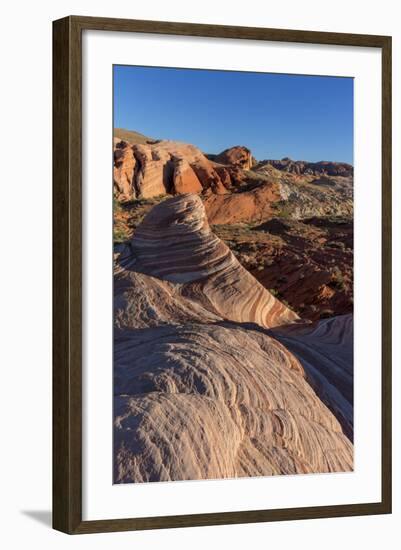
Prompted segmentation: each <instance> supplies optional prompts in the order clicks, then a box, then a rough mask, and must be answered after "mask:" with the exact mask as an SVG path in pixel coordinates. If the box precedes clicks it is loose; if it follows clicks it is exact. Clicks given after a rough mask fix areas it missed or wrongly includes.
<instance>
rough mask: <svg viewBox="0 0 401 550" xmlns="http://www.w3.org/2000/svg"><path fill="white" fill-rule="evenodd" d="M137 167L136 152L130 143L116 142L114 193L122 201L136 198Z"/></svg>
mask: <svg viewBox="0 0 401 550" xmlns="http://www.w3.org/2000/svg"><path fill="white" fill-rule="evenodd" d="M135 166H136V160H135V156H134V152H133V150H132V147H131V146H130V145H129V143H127V142H126V141H120V140H114V169H113V170H114V172H113V179H114V193H115V195H116V196H117V197H118V198H119V199H120V200H130V199H131V198H133V197H134V196H135V191H134V183H133V180H134V174H135Z"/></svg>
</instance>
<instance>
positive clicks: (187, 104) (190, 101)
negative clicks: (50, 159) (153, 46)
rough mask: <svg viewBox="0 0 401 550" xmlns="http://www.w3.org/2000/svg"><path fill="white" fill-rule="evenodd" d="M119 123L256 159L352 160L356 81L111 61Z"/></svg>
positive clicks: (208, 150) (212, 150) (152, 134)
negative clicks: (241, 148)
mask: <svg viewBox="0 0 401 550" xmlns="http://www.w3.org/2000/svg"><path fill="white" fill-rule="evenodd" d="M114 126H115V127H116V128H125V129H128V130H135V131H137V132H140V133H142V134H145V135H147V136H150V137H152V138H158V139H174V140H179V141H185V142H188V143H193V144H194V145H197V146H198V147H199V148H200V149H202V150H203V151H204V152H206V153H219V152H221V151H222V150H224V149H226V148H227V147H231V146H233V145H245V146H246V147H249V148H250V149H251V151H252V153H253V154H254V156H255V157H256V158H257V159H258V160H262V159H267V158H271V159H280V158H283V157H291V158H292V159H294V160H308V161H319V160H332V161H343V162H349V163H351V164H352V163H353V80H352V79H351V78H337V77H321V76H298V75H284V74H268V73H246V72H228V71H207V70H196V69H165V68H153V67H131V66H120V65H119V66H115V67H114Z"/></svg>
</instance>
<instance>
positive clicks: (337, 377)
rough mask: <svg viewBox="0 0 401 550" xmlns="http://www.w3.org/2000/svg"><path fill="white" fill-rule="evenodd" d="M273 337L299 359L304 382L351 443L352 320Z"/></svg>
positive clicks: (283, 330)
mask: <svg viewBox="0 0 401 550" xmlns="http://www.w3.org/2000/svg"><path fill="white" fill-rule="evenodd" d="M272 334H274V336H275V337H276V338H278V339H279V340H280V342H281V343H283V344H284V345H285V347H286V348H287V349H289V350H290V351H291V352H292V353H293V354H294V355H295V356H296V357H297V358H298V359H299V361H300V362H301V364H302V366H303V367H304V369H305V372H306V377H307V380H308V381H309V383H310V384H311V386H312V387H313V388H314V389H315V391H316V393H317V394H318V395H319V397H320V399H321V400H322V401H323V402H324V403H325V404H326V405H327V406H328V407H329V409H330V410H331V411H332V412H333V413H334V415H335V416H336V417H337V418H338V420H339V421H340V423H341V425H342V427H343V430H344V433H345V434H346V435H347V436H348V437H349V438H350V439H351V440H353V436H354V417H353V403H354V390H353V388H354V384H353V339H354V331H353V316H352V315H350V314H349V315H341V316H338V317H332V318H330V319H322V320H321V321H318V322H315V323H312V324H310V323H305V324H293V325H289V326H286V327H278V328H277V329H273V330H272Z"/></svg>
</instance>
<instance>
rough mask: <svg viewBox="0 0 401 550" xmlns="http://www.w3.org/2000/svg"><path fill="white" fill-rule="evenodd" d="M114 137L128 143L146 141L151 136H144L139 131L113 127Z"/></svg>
mask: <svg viewBox="0 0 401 550" xmlns="http://www.w3.org/2000/svg"><path fill="white" fill-rule="evenodd" d="M114 137H116V138H118V139H123V140H124V141H128V142H129V143H146V142H147V141H149V140H152V139H153V138H150V137H147V136H144V135H143V134H140V133H139V132H134V131H133V130H125V129H124V128H114Z"/></svg>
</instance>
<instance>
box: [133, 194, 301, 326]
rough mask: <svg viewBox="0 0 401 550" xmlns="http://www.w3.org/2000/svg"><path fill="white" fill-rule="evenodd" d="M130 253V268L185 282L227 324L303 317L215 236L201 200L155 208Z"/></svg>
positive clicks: (273, 323)
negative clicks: (263, 284) (281, 300)
mask: <svg viewBox="0 0 401 550" xmlns="http://www.w3.org/2000/svg"><path fill="white" fill-rule="evenodd" d="M130 251H131V254H132V257H131V259H130V260H129V261H128V263H127V264H125V265H124V267H125V269H133V270H135V271H137V272H141V273H146V274H148V275H152V276H153V277H159V278H161V279H164V280H167V281H171V282H174V283H185V284H186V285H188V286H186V291H189V289H190V292H191V294H192V295H193V296H197V297H198V298H197V299H198V300H199V301H201V302H205V303H206V304H207V307H211V308H212V310H213V311H214V312H215V313H217V314H218V315H219V316H221V317H222V318H224V319H229V320H231V321H239V322H253V323H258V324H259V325H261V326H264V327H266V328H269V327H272V326H277V325H280V324H286V323H289V322H290V321H294V320H296V319H297V318H298V317H297V315H296V314H295V313H294V312H293V311H291V310H290V309H288V308H287V307H285V306H284V305H283V304H282V303H281V302H279V301H278V300H276V299H275V298H274V297H273V296H272V294H270V293H269V292H268V291H267V290H266V289H265V288H263V286H262V285H260V284H259V283H258V282H257V281H256V280H255V279H254V278H253V277H252V276H251V275H250V274H249V273H248V272H247V271H246V270H245V269H244V268H243V267H242V266H241V264H240V263H239V262H238V260H237V259H236V258H235V256H234V255H233V254H232V252H231V250H230V249H229V248H228V247H227V246H226V245H225V244H224V243H223V242H222V241H221V240H220V239H219V238H217V237H216V236H215V235H214V234H213V233H212V231H211V230H210V227H209V224H208V221H207V217H206V212H205V208H204V206H203V203H202V201H201V199H200V198H199V197H198V196H197V195H194V194H192V195H182V196H179V197H176V198H173V199H169V200H167V201H164V202H163V203H160V204H159V205H157V206H155V207H154V208H153V209H152V210H151V211H150V212H149V214H147V216H145V219H144V220H143V222H142V223H141V224H140V225H139V227H137V230H136V232H135V236H134V238H133V240H132V241H131V244H130Z"/></svg>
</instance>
